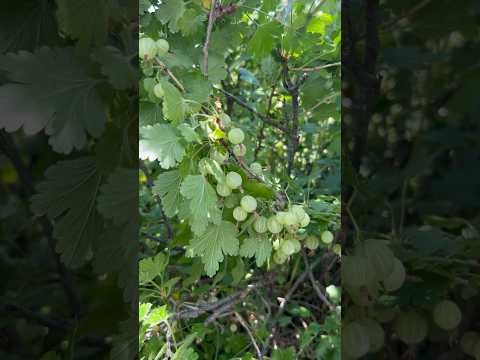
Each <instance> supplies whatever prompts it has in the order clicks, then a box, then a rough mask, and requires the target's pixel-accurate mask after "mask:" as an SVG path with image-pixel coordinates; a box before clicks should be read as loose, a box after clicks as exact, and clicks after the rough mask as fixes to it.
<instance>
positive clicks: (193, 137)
mask: <svg viewBox="0 0 480 360" xmlns="http://www.w3.org/2000/svg"><path fill="white" fill-rule="evenodd" d="M177 128H178V130H180V133H181V134H182V136H183V138H184V139H185V141H187V142H196V143H200V142H201V140H200V136H199V135H198V134H197V133H196V132H195V129H193V128H192V127H191V126H189V125H187V124H180V125H178V127H177Z"/></svg>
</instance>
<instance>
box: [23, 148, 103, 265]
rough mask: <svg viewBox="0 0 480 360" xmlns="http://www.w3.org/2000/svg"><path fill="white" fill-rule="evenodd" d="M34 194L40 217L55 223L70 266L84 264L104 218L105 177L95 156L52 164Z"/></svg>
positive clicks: (35, 209) (59, 246)
mask: <svg viewBox="0 0 480 360" xmlns="http://www.w3.org/2000/svg"><path fill="white" fill-rule="evenodd" d="M45 178H46V179H45V180H44V181H43V182H41V183H40V184H39V185H38V186H37V187H36V190H37V194H35V195H33V196H32V199H31V208H32V211H33V212H34V213H35V215H37V216H41V215H46V216H47V217H48V219H49V220H50V221H53V222H54V224H55V225H54V231H53V235H54V237H55V238H56V239H57V246H56V250H57V251H58V252H59V253H60V254H61V259H62V261H63V262H64V263H65V264H66V265H67V266H69V267H72V268H77V267H79V266H81V265H83V264H84V263H85V261H86V258H87V256H88V255H89V252H90V250H91V248H92V246H93V244H94V243H95V242H96V240H97V239H98V236H99V233H100V223H101V220H100V218H99V216H98V213H97V211H96V207H95V204H96V200H97V196H98V193H99V187H100V181H101V177H100V176H99V174H98V172H97V169H96V166H95V159H94V158H91V157H87V158H80V159H76V160H70V161H60V162H58V163H57V164H55V165H53V166H51V167H49V168H48V169H47V171H46V173H45Z"/></svg>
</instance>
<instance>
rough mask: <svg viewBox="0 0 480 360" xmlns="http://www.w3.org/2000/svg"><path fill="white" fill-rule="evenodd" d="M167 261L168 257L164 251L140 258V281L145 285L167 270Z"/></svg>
mask: <svg viewBox="0 0 480 360" xmlns="http://www.w3.org/2000/svg"><path fill="white" fill-rule="evenodd" d="M167 263H168V260H167V257H166V256H165V254H163V253H158V254H157V255H155V256H154V257H150V258H145V259H142V260H140V266H139V272H138V277H139V283H140V284H141V285H143V284H146V283H148V282H150V281H152V280H153V279H155V278H156V277H157V276H158V275H160V274H162V273H163V272H164V271H165V267H166V266H167Z"/></svg>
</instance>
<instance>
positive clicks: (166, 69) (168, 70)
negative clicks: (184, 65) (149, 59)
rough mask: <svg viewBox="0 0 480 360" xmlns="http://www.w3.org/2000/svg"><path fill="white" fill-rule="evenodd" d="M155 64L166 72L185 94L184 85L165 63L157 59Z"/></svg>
mask: <svg viewBox="0 0 480 360" xmlns="http://www.w3.org/2000/svg"><path fill="white" fill-rule="evenodd" d="M155 62H156V63H157V65H158V67H159V68H160V69H161V70H163V71H165V72H166V73H167V75H168V76H169V77H170V79H172V80H173V82H174V83H175V85H176V86H177V87H178V88H179V89H180V91H181V92H185V88H184V87H183V85H182V83H181V82H180V81H179V80H178V79H177V78H176V77H175V75H173V73H172V72H171V71H170V69H169V68H168V67H167V65H165V64H164V63H163V62H161V61H160V60H158V59H157V58H155Z"/></svg>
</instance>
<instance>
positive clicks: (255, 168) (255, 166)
mask: <svg viewBox="0 0 480 360" xmlns="http://www.w3.org/2000/svg"><path fill="white" fill-rule="evenodd" d="M250 171H251V172H252V173H254V174H255V175H257V176H260V175H262V173H263V169H262V165H260V164H259V163H257V162H254V163H251V164H250Z"/></svg>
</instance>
